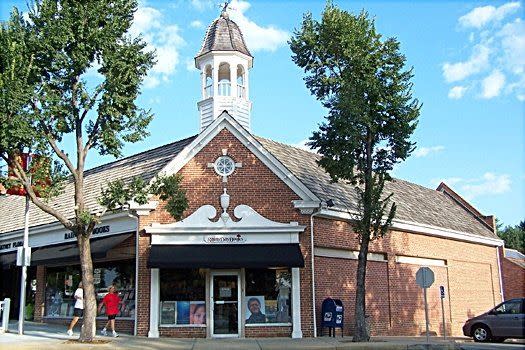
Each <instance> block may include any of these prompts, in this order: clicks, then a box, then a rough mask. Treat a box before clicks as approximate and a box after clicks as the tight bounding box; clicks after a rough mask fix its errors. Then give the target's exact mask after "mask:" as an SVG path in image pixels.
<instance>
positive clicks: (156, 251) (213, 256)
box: [148, 244, 304, 269]
mask: <svg viewBox="0 0 525 350" xmlns="http://www.w3.org/2000/svg"><path fill="white" fill-rule="evenodd" d="M284 266H286V267H304V259H303V254H302V253H301V249H300V247H299V244H244V245H240V244H239V245H152V246H151V251H150V255H149V259H148V267H149V268H215V269H230V268H241V267H248V268H265V267H284Z"/></svg>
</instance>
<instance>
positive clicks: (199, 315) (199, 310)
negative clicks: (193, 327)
mask: <svg viewBox="0 0 525 350" xmlns="http://www.w3.org/2000/svg"><path fill="white" fill-rule="evenodd" d="M190 324H206V303H205V302H204V301H192V302H190Z"/></svg>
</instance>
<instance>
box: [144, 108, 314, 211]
mask: <svg viewBox="0 0 525 350" xmlns="http://www.w3.org/2000/svg"><path fill="white" fill-rule="evenodd" d="M223 129H227V130H228V131H229V132H231V133H232V134H233V135H234V136H235V137H236V138H237V139H238V140H239V141H240V142H241V143H242V144H243V145H244V146H246V147H247V148H248V149H249V150H250V151H251V152H252V153H253V154H254V155H255V156H256V157H257V158H258V159H259V160H260V161H261V162H262V163H263V164H264V165H266V166H267V167H268V168H269V169H270V170H271V171H272V172H273V173H274V174H275V175H276V176H277V177H279V179H281V180H282V181H283V182H284V183H286V185H288V187H290V188H291V189H292V191H294V192H295V193H296V194H297V195H298V196H299V197H300V198H301V199H303V200H306V201H320V200H319V198H317V196H316V195H315V194H314V193H313V192H312V191H310V190H309V189H308V188H307V187H306V186H305V185H304V184H303V183H302V182H301V181H299V179H298V178H297V177H295V176H294V175H293V174H292V172H291V171H289V170H288V169H287V168H286V167H285V166H284V165H282V164H281V162H279V160H277V158H275V157H274V156H273V155H272V154H271V153H270V152H268V151H267V150H266V149H265V148H264V147H263V146H262V145H261V144H260V142H259V141H257V139H256V138H255V137H253V136H252V135H251V134H250V133H249V132H248V131H247V130H246V129H244V128H243V127H242V126H241V125H240V124H239V123H238V122H237V121H236V120H235V119H233V118H232V117H231V116H230V115H229V114H228V113H226V112H223V113H222V114H221V115H220V116H219V117H218V118H217V119H215V121H214V122H213V123H211V124H210V125H209V126H208V127H207V128H206V129H204V130H203V131H202V132H201V133H200V134H199V136H197V138H195V140H193V141H192V142H191V143H190V144H189V145H188V146H186V147H185V148H184V149H183V150H182V151H181V152H180V153H179V154H178V155H177V156H176V157H175V158H174V159H173V160H172V161H171V162H169V163H168V164H167V165H166V166H165V167H164V168H163V169H162V170H161V171H160V172H159V174H164V175H171V174H175V173H177V172H178V171H179V170H180V169H182V167H183V166H184V165H186V164H187V163H188V162H189V161H190V160H191V159H192V158H193V157H194V156H195V155H196V154H197V153H199V152H200V151H201V150H202V149H203V148H204V146H206V145H207V144H208V143H209V142H210V141H211V140H212V139H213V138H214V137H215V136H216V135H217V134H218V133H219V132H220V131H222V130H223ZM152 181H153V180H152Z"/></svg>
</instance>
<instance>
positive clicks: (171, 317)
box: [160, 301, 177, 324]
mask: <svg viewBox="0 0 525 350" xmlns="http://www.w3.org/2000/svg"><path fill="white" fill-rule="evenodd" d="M176 304H177V302H175V301H164V302H162V303H161V307H160V323H161V324H175V314H176V313H175V310H176V309H175V305H176Z"/></svg>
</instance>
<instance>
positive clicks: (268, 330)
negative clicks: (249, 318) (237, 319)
mask: <svg viewBox="0 0 525 350" xmlns="http://www.w3.org/2000/svg"><path fill="white" fill-rule="evenodd" d="M244 336H245V337H246V338H273V337H288V338H290V337H291V336H292V327H290V326H279V327H271V326H269V327H251V326H250V327H245V328H244Z"/></svg>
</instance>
